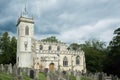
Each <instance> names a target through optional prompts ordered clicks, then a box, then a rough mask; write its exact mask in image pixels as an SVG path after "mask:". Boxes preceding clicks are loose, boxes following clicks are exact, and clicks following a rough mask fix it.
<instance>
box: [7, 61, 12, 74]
mask: <svg viewBox="0 0 120 80" xmlns="http://www.w3.org/2000/svg"><path fill="white" fill-rule="evenodd" d="M8 72H9V74H12V64H11V63H10V64H9V65H8Z"/></svg>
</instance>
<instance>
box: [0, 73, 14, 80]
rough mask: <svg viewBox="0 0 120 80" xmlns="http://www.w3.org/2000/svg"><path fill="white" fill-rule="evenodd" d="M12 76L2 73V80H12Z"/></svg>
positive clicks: (0, 79)
mask: <svg viewBox="0 0 120 80" xmlns="http://www.w3.org/2000/svg"><path fill="white" fill-rule="evenodd" d="M11 78H12V75H11V74H5V73H0V80H11Z"/></svg>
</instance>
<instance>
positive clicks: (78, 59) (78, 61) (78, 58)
mask: <svg viewBox="0 0 120 80" xmlns="http://www.w3.org/2000/svg"><path fill="white" fill-rule="evenodd" d="M79 64H80V57H79V56H77V57H76V65H79Z"/></svg>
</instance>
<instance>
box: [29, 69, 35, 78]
mask: <svg viewBox="0 0 120 80" xmlns="http://www.w3.org/2000/svg"><path fill="white" fill-rule="evenodd" d="M34 73H35V72H34V70H30V78H32V79H34Z"/></svg>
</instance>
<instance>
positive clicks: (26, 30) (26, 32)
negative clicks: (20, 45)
mask: <svg viewBox="0 0 120 80" xmlns="http://www.w3.org/2000/svg"><path fill="white" fill-rule="evenodd" d="M25 35H29V27H28V26H26V27H25Z"/></svg>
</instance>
